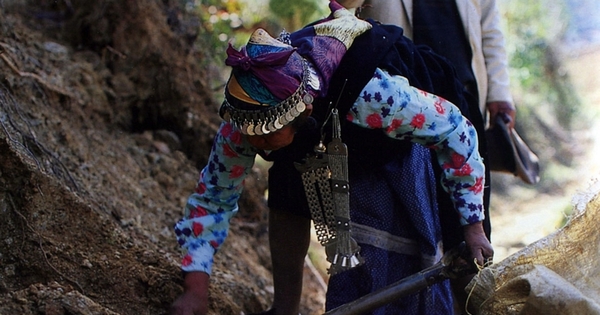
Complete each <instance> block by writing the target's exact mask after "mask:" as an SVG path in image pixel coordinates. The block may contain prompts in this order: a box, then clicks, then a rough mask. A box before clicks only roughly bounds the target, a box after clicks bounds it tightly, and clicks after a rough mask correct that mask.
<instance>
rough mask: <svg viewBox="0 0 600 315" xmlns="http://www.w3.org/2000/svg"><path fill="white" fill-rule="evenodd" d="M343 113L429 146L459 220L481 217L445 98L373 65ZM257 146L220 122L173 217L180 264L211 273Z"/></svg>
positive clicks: (471, 169)
mask: <svg viewBox="0 0 600 315" xmlns="http://www.w3.org/2000/svg"><path fill="white" fill-rule="evenodd" d="M346 119H347V120H348V121H350V122H352V123H354V124H356V125H359V126H361V127H364V128H368V129H380V130H381V131H382V132H384V133H385V134H386V135H387V136H389V137H391V138H394V139H405V140H410V141H412V142H415V143H419V144H421V145H424V146H426V147H428V148H430V149H432V150H435V151H436V153H437V157H438V162H439V164H440V166H441V167H442V169H443V179H442V185H443V187H444V188H445V189H446V190H447V191H448V192H449V193H450V195H451V197H452V200H453V202H454V204H455V206H456V209H457V210H458V212H459V214H460V220H461V223H462V224H463V225H466V224H471V223H475V222H479V221H482V220H483V219H484V215H483V183H484V182H485V178H484V176H485V175H484V174H485V171H484V165H483V161H482V158H481V157H480V155H479V153H478V150H477V145H478V141H477V133H476V131H475V129H474V127H473V126H472V125H471V123H470V122H469V121H468V120H467V119H466V118H464V117H463V116H462V115H461V113H460V110H459V109H458V108H457V107H456V106H454V105H453V104H452V103H450V102H448V101H446V100H445V99H443V98H440V97H438V96H436V95H433V94H430V93H427V92H424V91H421V90H419V89H417V88H414V87H412V86H410V84H409V83H408V80H406V78H404V77H401V76H391V75H389V74H388V73H387V72H386V71H384V70H381V69H377V70H376V72H375V74H374V76H373V78H372V79H371V80H370V81H369V83H368V84H367V85H366V86H365V87H364V89H363V91H362V92H361V96H360V97H359V98H358V99H357V100H356V102H355V103H354V105H353V106H352V107H351V109H350V111H349V112H348V114H347V117H346ZM258 153H259V151H258V149H256V148H254V147H252V146H251V145H250V144H249V143H248V141H247V139H246V136H244V135H242V134H241V133H240V132H239V130H237V129H236V128H235V127H234V126H233V125H232V124H230V123H226V122H223V123H222V124H221V127H220V128H219V131H218V132H217V135H216V136H215V141H214V143H213V147H212V150H211V154H210V157H209V161H208V163H207V165H206V166H205V167H204V169H203V170H202V171H201V172H200V178H199V181H198V184H197V186H196V189H195V191H194V192H193V193H192V194H191V195H190V196H189V198H188V202H187V205H186V207H185V214H184V217H183V218H182V219H181V220H180V221H179V222H177V224H176V225H175V233H176V235H177V240H178V243H179V245H180V246H181V248H182V251H183V260H182V269H183V270H184V271H187V272H190V271H201V272H206V273H208V274H210V273H211V269H212V264H213V257H214V255H215V253H216V252H217V250H218V249H219V247H220V246H221V245H222V244H223V242H224V241H225V238H226V237H227V234H228V230H229V222H230V220H231V218H232V217H233V216H234V215H235V214H236V213H237V211H238V205H237V201H238V199H239V197H240V194H241V192H242V189H243V185H244V179H245V178H246V176H247V175H248V174H249V173H250V171H251V169H252V166H253V164H254V159H255V157H256V154H258ZM266 154H268V152H267V153H266Z"/></svg>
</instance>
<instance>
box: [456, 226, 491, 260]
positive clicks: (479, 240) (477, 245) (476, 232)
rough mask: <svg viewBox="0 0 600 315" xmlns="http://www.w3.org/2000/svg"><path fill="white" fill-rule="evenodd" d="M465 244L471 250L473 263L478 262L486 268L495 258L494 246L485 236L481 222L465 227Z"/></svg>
mask: <svg viewBox="0 0 600 315" xmlns="http://www.w3.org/2000/svg"><path fill="white" fill-rule="evenodd" d="M463 233H464V236H465V243H466V244H467V248H468V249H469V255H470V256H469V257H470V260H471V262H473V261H474V259H476V260H477V264H478V265H479V266H486V265H487V263H489V262H491V261H492V259H493V258H494V249H493V248H492V244H490V241H489V240H488V239H487V237H486V236H485V232H484V231H483V224H481V222H477V223H473V224H469V225H465V226H464V227H463Z"/></svg>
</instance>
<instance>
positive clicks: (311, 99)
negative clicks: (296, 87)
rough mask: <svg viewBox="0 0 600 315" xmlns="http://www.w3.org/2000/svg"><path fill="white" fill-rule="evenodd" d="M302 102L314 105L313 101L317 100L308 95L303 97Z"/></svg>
mask: <svg viewBox="0 0 600 315" xmlns="http://www.w3.org/2000/svg"><path fill="white" fill-rule="evenodd" d="M302 100H303V101H304V103H305V104H312V103H313V101H314V100H315V98H314V97H313V96H312V95H310V94H308V93H306V94H304V96H303V97H302Z"/></svg>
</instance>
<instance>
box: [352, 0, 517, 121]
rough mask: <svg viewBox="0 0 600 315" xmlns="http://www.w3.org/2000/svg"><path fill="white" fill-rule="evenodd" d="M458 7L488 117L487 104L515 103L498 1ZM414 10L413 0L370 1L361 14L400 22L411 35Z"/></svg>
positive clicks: (466, 1) (462, 0)
mask: <svg viewBox="0 0 600 315" xmlns="http://www.w3.org/2000/svg"><path fill="white" fill-rule="evenodd" d="M415 1H419V0H415ZM456 6H457V8H458V12H459V14H460V17H461V20H462V24H463V26H464V29H465V34H466V35H467V38H468V39H469V43H470V44H471V51H472V52H473V60H472V62H471V67H472V69H473V73H474V74H475V77H476V80H477V87H478V92H479V108H480V109H481V112H482V113H483V114H484V116H487V111H486V110H485V108H486V103H489V102H496V101H506V102H510V103H513V99H512V95H511V93H510V86H509V85H510V82H509V76H508V61H507V56H506V49H505V47H504V35H503V34H502V30H501V29H500V13H499V11H498V8H497V6H496V0H456ZM412 12H413V0H367V1H366V2H365V6H364V8H363V10H362V11H361V14H360V17H361V18H365V19H366V18H372V19H374V20H377V21H380V22H381V23H384V24H395V25H399V26H400V27H402V28H403V29H404V33H405V34H404V35H405V36H406V37H408V38H412V36H413V28H412Z"/></svg>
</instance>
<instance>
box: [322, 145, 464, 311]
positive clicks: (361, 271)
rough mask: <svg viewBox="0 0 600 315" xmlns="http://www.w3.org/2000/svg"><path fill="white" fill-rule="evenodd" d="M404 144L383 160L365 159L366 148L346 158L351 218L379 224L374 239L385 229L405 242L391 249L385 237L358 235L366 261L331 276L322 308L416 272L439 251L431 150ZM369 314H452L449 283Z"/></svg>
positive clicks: (363, 223) (373, 225)
mask: <svg viewBox="0 0 600 315" xmlns="http://www.w3.org/2000/svg"><path fill="white" fill-rule="evenodd" d="M405 148H406V149H407V150H406V151H404V152H402V154H397V156H396V157H395V158H393V159H391V160H389V161H386V162H385V163H383V164H379V163H370V162H369V157H368V154H366V155H365V156H364V158H360V157H358V158H356V157H355V158H353V159H352V160H351V161H350V164H349V168H350V169H349V174H350V207H351V209H350V210H351V213H350V215H351V220H352V222H353V223H354V224H358V225H360V226H366V227H367V228H372V229H376V230H378V231H377V235H378V236H377V237H376V238H377V239H379V240H380V239H381V235H384V236H387V238H389V239H390V240H391V241H394V240H396V241H398V240H406V241H407V242H408V244H409V245H407V246H404V247H403V246H399V247H394V248H392V249H390V248H389V247H388V246H386V245H385V243H386V242H379V243H378V242H367V243H371V244H367V243H363V242H361V238H362V237H357V241H359V245H360V246H361V252H360V253H361V255H362V256H363V257H364V258H365V264H364V265H362V266H360V267H357V268H354V269H351V270H348V271H345V272H342V273H340V274H337V275H334V276H332V277H331V278H330V280H329V285H328V292H327V302H326V309H327V310H331V309H334V308H336V307H338V306H340V305H342V304H345V303H348V302H351V301H354V300H356V299H358V298H360V297H361V296H363V295H366V294H368V293H371V292H373V291H376V290H378V289H380V288H382V287H385V286H387V285H389V284H392V283H394V282H397V281H399V280H401V279H403V278H405V277H407V276H410V275H412V274H415V273H417V272H419V271H421V270H423V269H425V268H427V267H429V266H430V265H431V264H432V263H434V262H435V260H436V259H437V258H439V256H440V254H441V247H440V246H441V245H440V244H441V241H442V236H441V229H440V222H439V216H438V209H437V204H436V193H435V191H436V185H435V176H434V173H433V168H432V165H431V155H430V151H429V150H428V149H426V148H424V147H422V146H419V145H411V146H405ZM380 233H381V235H380ZM381 243H383V245H382V244H381ZM400 245H402V242H400ZM404 245H406V244H404ZM386 247H387V248H386ZM372 314H377V315H382V314H390V315H391V314H422V315H431V314H436V315H438V314H442V315H443V314H453V308H452V295H451V291H450V284H449V282H448V281H445V282H442V283H440V284H436V285H433V286H431V287H429V288H427V289H424V290H422V291H420V292H419V293H415V294H413V295H410V296H406V297H403V298H401V299H399V300H397V301H395V302H394V303H391V304H389V305H387V306H385V307H382V308H380V309H378V310H376V311H374V312H373V313H372Z"/></svg>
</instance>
